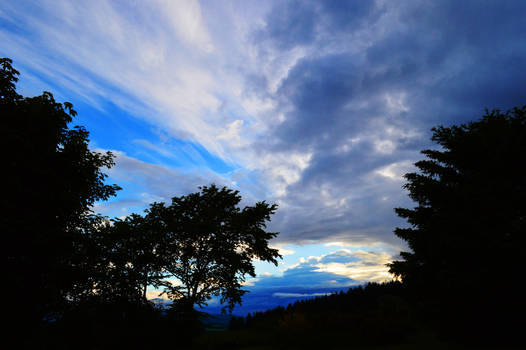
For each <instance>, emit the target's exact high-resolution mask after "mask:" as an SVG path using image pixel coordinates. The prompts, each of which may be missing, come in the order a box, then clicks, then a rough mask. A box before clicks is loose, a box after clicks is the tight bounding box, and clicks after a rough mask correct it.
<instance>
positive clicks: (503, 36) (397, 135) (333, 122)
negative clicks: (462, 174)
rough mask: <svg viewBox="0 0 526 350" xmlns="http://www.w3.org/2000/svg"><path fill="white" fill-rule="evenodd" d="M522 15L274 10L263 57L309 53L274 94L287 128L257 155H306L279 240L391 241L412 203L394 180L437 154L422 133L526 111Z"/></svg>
mask: <svg viewBox="0 0 526 350" xmlns="http://www.w3.org/2000/svg"><path fill="white" fill-rule="evenodd" d="M347 7H348V8H347ZM524 14H526V2H523V1H462V2H458V1H439V2H429V1H406V2H401V3H400V2H390V1H389V2H382V1H378V2H376V3H374V2H372V1H367V2H362V1H349V2H299V3H295V2H287V3H285V4H283V3H280V4H279V5H278V6H277V7H276V9H275V10H274V11H271V12H270V14H269V18H268V19H267V22H266V23H267V28H266V31H265V33H266V35H267V37H266V39H267V40H266V41H262V42H261V44H260V46H261V47H262V51H261V52H263V53H265V52H268V51H271V50H272V49H275V50H278V51H281V52H283V51H284V50H285V51H286V50H293V49H294V48H295V47H304V48H306V50H307V52H308V54H306V55H305V56H304V57H303V58H301V59H300V60H299V61H298V62H297V63H296V64H295V65H294V66H293V67H292V68H291V69H290V71H289V72H288V75H287V76H286V78H284V79H283V80H282V81H281V84H280V85H279V88H278V89H277V91H276V99H277V100H278V107H277V111H276V112H281V113H283V115H284V116H285V118H284V121H283V122H282V123H281V124H279V125H278V126H276V127H275V128H274V129H273V131H272V137H269V138H268V139H267V140H265V144H264V147H263V145H262V144H259V145H258V147H260V148H262V149H270V150H272V151H274V152H284V153H286V152H290V151H295V152H304V153H309V154H311V158H310V161H309V165H308V167H307V168H306V169H304V170H303V172H302V173H301V177H300V179H299V180H298V181H296V182H295V183H292V184H289V186H288V188H287V195H286V198H285V199H284V201H285V202H288V203H294V205H292V206H291V207H289V208H286V209H284V212H283V213H282V214H280V215H281V216H279V217H278V220H279V225H278V226H281V230H282V238H281V239H283V240H290V241H301V240H305V241H308V240H319V239H323V238H325V239H327V238H331V239H333V238H337V237H342V236H346V237H348V239H350V240H352V239H354V238H357V239H362V238H364V237H369V238H371V239H380V240H383V241H386V240H387V241H390V240H391V241H392V239H391V238H389V237H392V229H393V227H394V226H395V225H397V224H400V223H401V221H400V220H398V219H397V218H396V217H395V215H394V213H393V210H392V208H393V207H397V206H407V205H410V203H409V201H408V199H407V198H406V195H405V193H404V192H403V191H402V189H401V185H402V182H401V181H400V177H399V176H398V177H394V176H390V174H391V175H392V174H393V171H394V170H396V169H398V170H400V171H402V170H405V171H409V170H411V167H410V164H411V163H413V162H414V161H416V160H418V159H419V158H421V156H420V155H419V153H418V152H419V151H420V150H421V149H424V148H428V147H433V145H432V143H431V142H430V141H429V137H430V131H429V129H430V128H431V127H433V126H436V125H439V124H444V125H451V124H458V123H464V122H468V121H470V120H474V119H477V118H480V116H481V115H482V114H483V113H484V109H485V108H486V107H488V108H490V109H491V108H499V109H502V110H507V109H510V108H512V107H514V106H519V105H524V104H525V103H526V36H525V34H524V33H526V21H525V20H524ZM335 48H336V49H335ZM382 174H383V175H384V176H382ZM402 174H403V172H402ZM395 175H401V174H395ZM323 195H326V198H325V200H324V198H323ZM342 200H343V201H342Z"/></svg>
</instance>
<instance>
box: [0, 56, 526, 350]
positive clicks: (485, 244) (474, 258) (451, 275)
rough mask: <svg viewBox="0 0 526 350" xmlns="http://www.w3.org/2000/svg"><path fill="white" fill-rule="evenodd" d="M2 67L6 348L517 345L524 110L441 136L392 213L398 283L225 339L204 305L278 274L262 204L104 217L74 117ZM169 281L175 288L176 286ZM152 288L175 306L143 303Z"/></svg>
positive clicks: (236, 328) (317, 303) (218, 196)
mask: <svg viewBox="0 0 526 350" xmlns="http://www.w3.org/2000/svg"><path fill="white" fill-rule="evenodd" d="M11 64H12V61H11V60H10V59H7V58H2V59H0V68H1V69H0V115H1V116H2V119H1V123H2V131H3V137H2V138H0V140H1V141H0V142H2V144H1V146H2V147H1V148H2V149H3V150H4V157H3V161H4V164H5V171H4V173H5V174H6V175H7V180H6V183H5V186H4V192H3V196H2V198H1V200H0V205H1V212H2V220H1V231H2V234H3V237H4V238H5V247H6V248H5V251H6V253H5V255H6V259H5V260H6V262H7V264H6V274H5V278H4V284H5V286H6V287H5V288H4V290H6V295H5V296H4V298H5V301H6V304H7V307H6V308H5V312H4V319H6V320H7V321H8V324H7V325H6V326H5V330H6V332H7V334H8V342H7V343H8V344H7V345H8V346H11V347H13V348H29V349H39V348H40V349H116V348H126V349H133V348H135V349H147V348H159V347H163V348H189V347H192V346H197V347H201V348H218V347H219V348H221V347H222V348H235V347H249V346H267V347H269V348H286V347H290V348H298V347H304V348H330V347H342V346H343V347H351V348H352V347H353V346H366V347H367V346H389V345H393V344H399V345H400V346H402V348H403V346H405V345H407V344H420V345H421V346H426V347H427V345H429V344H431V343H433V344H435V345H436V346H437V347H438V348H440V347H445V346H446V345H444V344H453V343H454V344H466V345H475V346H478V347H482V346H492V347H493V348H503V347H505V346H517V347H519V348H520V347H521V346H524V345H525V342H524V338H523V323H524V322H523V321H522V319H523V317H524V315H525V311H526V310H525V300H524V295H526V290H525V288H524V287H523V286H522V283H520V282H522V276H523V274H524V271H525V268H526V266H525V265H526V264H525V260H524V253H523V250H524V246H525V243H526V234H525V233H526V201H525V198H526V176H525V175H524V164H526V106H524V107H520V108H514V109H513V110H511V111H508V112H505V113H503V112H500V111H498V110H496V111H491V112H490V111H487V113H486V115H484V116H483V117H482V118H481V119H480V120H478V121H474V122H471V123H467V124H462V125H458V126H457V125H454V126H450V127H443V126H440V127H437V128H433V129H432V131H433V137H432V140H433V141H434V142H436V143H437V145H438V147H437V148H436V149H431V150H424V151H422V154H423V155H424V156H425V157H426V158H425V159H424V160H421V161H419V162H417V163H415V166H416V168H417V169H418V171H417V172H414V173H409V174H406V175H405V178H406V181H407V182H406V184H405V186H404V187H405V188H406V189H407V191H408V192H409V196H410V197H411V199H412V200H413V201H414V202H415V204H416V206H415V207H414V208H396V209H395V211H396V213H397V214H398V215H399V216H400V217H402V218H404V219H406V220H407V222H408V225H407V227H402V228H397V229H395V234H396V235H397V236H398V237H400V238H401V239H403V240H405V241H406V242H407V244H408V247H409V251H407V252H401V253H400V259H399V260H397V261H393V262H392V263H390V264H389V267H390V271H391V273H393V275H394V276H395V277H396V279H397V281H393V282H387V283H382V284H378V283H369V284H367V285H365V286H358V287H354V288H350V289H349V290H347V291H345V292H343V291H342V292H340V293H337V294H331V295H327V296H324V297H318V298H314V299H309V300H301V301H298V302H296V303H294V304H292V305H289V306H288V307H286V308H283V307H278V308H275V309H272V310H268V311H266V312H260V313H254V314H250V315H248V316H247V317H245V318H240V317H234V318H232V319H231V322H230V329H231V332H226V333H221V334H215V335H214V334H203V331H204V325H203V323H202V322H201V320H200V317H201V316H202V315H201V314H200V313H199V312H197V311H196V310H195V306H204V305H206V303H207V302H208V301H209V300H210V298H211V297H213V296H217V297H220V298H221V302H224V303H225V306H226V307H225V310H230V311H231V310H232V308H233V307H234V306H235V305H236V304H239V303H241V301H242V297H243V295H244V293H246V291H245V290H243V289H242V285H243V282H244V281H245V276H246V275H250V276H255V271H254V265H253V259H254V258H257V259H259V260H263V261H268V262H272V263H274V264H277V259H278V258H280V255H279V253H278V251H277V250H276V249H272V248H270V247H269V245H268V242H269V240H270V239H272V238H274V237H276V235H277V234H278V233H276V232H267V231H266V230H265V228H266V226H265V225H266V223H267V222H268V221H269V220H270V217H271V215H272V214H274V212H275V211H276V209H277V207H276V206H275V205H270V204H268V203H266V202H259V203H256V204H255V205H254V206H247V207H244V208H240V207H239V203H240V202H241V196H240V195H239V193H238V192H237V191H233V190H230V189H227V188H224V187H223V188H218V187H216V186H215V185H211V186H203V187H200V188H199V191H198V192H196V193H191V194H188V195H185V196H181V197H174V198H172V201H171V203H153V204H151V205H150V206H149V208H148V209H147V210H146V211H145V212H144V214H142V215H141V214H131V215H129V216H128V217H126V218H124V219H112V220H109V219H108V218H105V217H102V216H100V215H98V214H96V213H94V212H93V210H92V208H93V205H94V204H95V203H96V202H98V201H104V200H107V199H109V198H110V197H112V196H115V195H116V193H117V191H118V190H119V189H120V187H119V186H118V185H108V184H106V183H105V180H106V178H107V175H106V174H105V173H104V172H103V169H107V168H110V167H112V166H113V165H114V156H113V155H112V154H111V152H106V153H98V152H94V151H91V150H90V149H89V139H88V137H89V133H88V131H87V130H86V129H85V128H83V127H81V126H75V127H72V128H70V127H69V124H70V123H71V122H72V121H73V118H74V117H75V116H76V111H75V110H74V109H73V106H72V105H71V103H68V102H66V103H58V102H56V101H55V100H54V98H53V95H52V94H51V93H49V92H44V93H43V94H42V95H41V96H36V97H23V96H21V95H19V94H18V93H17V91H16V82H17V81H18V75H19V73H18V72H17V71H16V70H15V69H14V68H13V67H12V65H11ZM171 280H176V281H177V283H172V282H171ZM148 286H154V287H156V288H159V289H160V290H162V291H163V292H164V294H165V295H166V296H167V297H169V298H170V299H171V300H172V301H173V302H172V304H171V306H170V307H168V308H160V307H157V306H156V305H154V304H153V303H152V302H150V301H149V300H148V295H147V288H148Z"/></svg>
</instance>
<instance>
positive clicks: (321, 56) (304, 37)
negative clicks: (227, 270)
mask: <svg viewBox="0 0 526 350" xmlns="http://www.w3.org/2000/svg"><path fill="white" fill-rule="evenodd" d="M524 13H526V3H525V2H522V1H507V0H505V1H462V2H458V1H439V2H429V1H404V2H393V1H385V0H384V1H381V0H378V1H337V2H325V1H319V2H318V1H275V2H258V1H253V2H252V1H238V2H236V1H233V2H225V3H219V2H214V1H201V2H197V1H191V0H188V1H176V2H171V1H153V2H148V3H127V2H124V3H116V2H111V1H104V0H94V1H89V2H68V1H39V2H38V3H29V2H25V1H17V2H11V3H9V2H4V3H3V4H2V5H1V6H0V40H1V41H2V43H3V44H2V47H1V48H0V55H2V56H8V57H11V58H13V59H14V61H15V67H17V68H18V69H19V70H21V72H22V81H21V86H22V89H23V92H24V91H26V92H27V93H28V94H37V93H39V92H40V91H41V90H44V89H46V90H51V91H53V92H56V94H57V96H58V97H59V98H60V99H62V100H71V101H72V102H74V103H75V104H77V105H78V104H81V105H82V104H86V105H89V106H91V108H92V109H88V115H86V116H84V117H83V118H84V120H90V118H94V117H92V115H95V114H97V113H98V114H102V115H108V116H109V115H112V114H114V113H116V112H115V111H117V110H118V113H121V114H125V115H126V116H127V118H130V119H132V120H140V121H141V122H142V123H144V124H142V125H146V126H147V128H150V129H151V130H154V131H153V132H151V133H149V134H148V136H144V135H140V136H130V135H131V133H128V132H123V130H124V127H123V126H121V125H119V123H118V122H112V123H109V122H108V123H106V124H104V123H103V122H100V125H102V126H100V127H99V129H100V130H102V129H104V127H105V128H106V129H108V128H110V127H111V128H113V129H111V131H110V132H108V134H109V135H111V136H104V137H103V136H100V135H103V134H102V131H101V132H100V133H99V132H98V129H97V128H96V127H94V129H93V130H92V139H93V142H94V144H95V145H96V146H98V147H102V148H105V149H112V150H115V151H116V155H117V157H116V161H117V165H116V167H115V168H114V169H112V170H111V173H110V174H111V176H112V180H114V181H115V182H117V183H119V184H126V185H128V188H129V189H131V190H128V192H125V193H124V195H122V196H120V197H119V198H117V200H116V201H113V202H111V203H109V204H106V205H104V204H101V205H100V206H99V207H98V208H97V209H99V210H100V211H102V212H103V213H107V214H108V215H122V214H126V213H127V211H129V210H131V209H133V210H136V209H137V208H141V207H144V205H146V204H147V203H148V202H151V201H153V200H167V199H169V197H170V196H175V195H182V194H184V193H187V192H188V191H194V190H196V187H197V186H198V185H203V184H206V183H209V182H212V181H213V182H216V183H219V184H224V185H227V186H231V187H235V188H237V189H239V190H240V191H241V193H242V194H243V195H244V196H245V197H246V199H247V201H248V202H251V201H256V200H265V199H266V200H268V201H272V202H277V203H278V204H279V205H280V209H279V211H278V213H277V214H276V217H275V218H274V220H273V222H272V224H271V227H270V228H271V229H272V230H275V231H280V232H281V234H280V236H279V238H278V242H280V243H281V244H285V243H313V242H331V241H341V242H354V243H360V244H372V243H375V242H384V243H385V244H389V245H394V246H400V245H401V242H400V241H398V240H396V239H395V238H394V236H393V234H392V230H393V228H394V227H395V226H396V225H400V224H403V223H402V222H401V221H400V220H399V219H398V218H396V216H395V214H394V212H393V208H394V207H398V206H410V205H411V203H410V201H409V200H408V199H407V196H406V194H405V193H404V191H403V190H402V188H401V186H402V184H403V180H402V177H401V176H402V175H403V174H404V173H406V172H408V171H411V170H412V169H413V168H412V163H414V162H415V161H416V160H418V159H419V158H420V155H419V151H420V150H421V149H423V148H427V147H433V145H432V144H431V143H430V141H429V137H430V132H429V129H430V128H431V127H433V126H436V125H438V124H445V125H450V124H453V123H455V124H456V123H461V122H467V121H469V120H473V119H476V118H479V117H480V116H481V115H482V114H483V112H484V108H486V107H488V108H500V109H503V110H506V109H509V108H512V107H513V106H517V105H523V104H524V103H526V102H525V101H526V87H525V82H526V45H525V38H524V34H523V33H526V22H525V21H524V19H523V17H524V16H523V14H524ZM108 101H111V106H109V105H108V103H109V102H108ZM79 112H80V114H81V115H82V114H83V111H82V110H80V111H79ZM110 120H116V119H111V118H110ZM90 130H91V129H90ZM137 133H138V132H137ZM117 140H121V142H120V144H122V146H121V145H120V144H117ZM173 140H177V142H178V146H177V147H174V146H173V144H170V142H172V141H173ZM100 145H103V146H100ZM197 148H199V149H200V150H201V151H199V152H200V153H199V152H197V151H195V149H197ZM183 154H185V155H188V157H187V158H188V160H186V161H184V162H183V161H182V160H181V157H182V155H183ZM219 163H221V164H222V165H221V167H218V165H217V164H219ZM219 168H220V169H222V170H217V169H219Z"/></svg>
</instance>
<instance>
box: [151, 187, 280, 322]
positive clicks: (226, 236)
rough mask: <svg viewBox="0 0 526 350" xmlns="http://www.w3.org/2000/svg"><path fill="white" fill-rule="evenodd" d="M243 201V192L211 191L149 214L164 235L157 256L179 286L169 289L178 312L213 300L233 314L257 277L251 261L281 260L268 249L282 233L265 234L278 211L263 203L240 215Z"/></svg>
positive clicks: (159, 205)
mask: <svg viewBox="0 0 526 350" xmlns="http://www.w3.org/2000/svg"><path fill="white" fill-rule="evenodd" d="M240 201H241V196H240V195H239V192H238V191H233V190H230V189H227V188H226V187H223V188H221V189H220V188H218V187H216V186H215V185H211V186H209V187H208V186H204V187H200V192H196V193H192V194H189V195H186V196H182V197H174V198H172V203H171V204H170V205H169V206H166V205H165V204H164V203H154V204H152V205H151V207H150V208H149V210H148V211H147V215H146V217H145V219H146V221H147V222H149V223H150V224H151V225H152V227H155V228H156V230H161V231H162V236H163V240H164V242H163V244H161V245H160V246H159V248H158V250H157V253H158V254H159V256H161V257H162V259H163V260H164V263H163V270H164V271H166V273H167V274H168V275H170V276H172V277H173V278H175V279H176V280H177V283H175V284H174V283H164V286H165V288H166V293H167V295H168V296H169V297H170V298H171V299H172V300H173V301H174V304H173V306H174V308H175V309H176V310H178V311H182V312H188V311H191V310H192V309H193V307H194V305H198V306H204V305H206V304H207V301H208V300H209V299H210V298H211V297H212V296H220V297H221V302H222V303H226V304H227V308H229V309H230V310H232V308H233V307H234V305H235V304H236V303H241V297H242V295H243V294H244V293H245V292H246V291H244V290H243V289H242V288H241V287H242V282H243V281H244V280H245V275H247V274H248V275H250V276H253V277H254V276H255V272H254V265H253V263H252V259H259V260H263V261H269V262H272V263H274V264H276V265H277V260H276V258H278V257H281V256H280V255H279V254H278V251H277V249H272V248H270V247H269V246H268V242H269V240H270V239H272V238H273V237H275V236H276V235H277V233H275V232H266V231H265V230H264V228H265V227H266V221H269V220H270V215H272V214H273V213H274V212H275V210H276V208H277V207H276V205H269V204H267V203H265V202H258V203H256V204H255V205H254V206H247V207H245V208H243V209H240V208H239V207H238V204H239V202H240Z"/></svg>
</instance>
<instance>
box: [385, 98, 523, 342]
mask: <svg viewBox="0 0 526 350" xmlns="http://www.w3.org/2000/svg"><path fill="white" fill-rule="evenodd" d="M432 131H433V137H432V140H433V141H435V142H436V143H438V145H439V146H440V147H441V148H440V149H433V150H424V151H422V154H424V155H425V156H426V157H427V159H425V160H421V161H419V162H417V163H415V165H416V167H417V168H418V169H419V172H418V173H409V174H406V175H405V178H406V179H407V183H406V185H405V188H406V189H407V190H408V191H409V196H410V197H411V198H412V199H413V200H414V201H415V202H416V203H417V206H416V207H415V208H414V209H407V208H397V209H395V210H396V213H397V214H398V215H399V216H401V217H402V218H405V219H407V221H408V222H409V224H410V225H411V226H410V227H407V228H397V229H396V230H395V234H396V235H397V236H398V237H400V238H402V239H403V240H405V241H407V243H408V245H409V248H410V249H411V250H412V251H411V252H402V253H401V256H402V258H403V260H400V261H394V262H393V263H391V264H390V272H392V273H393V274H395V275H396V276H398V277H400V278H401V279H402V280H403V281H404V283H405V284H406V285H407V286H409V287H411V288H413V289H414V291H415V295H421V296H422V297H423V298H425V299H426V300H427V301H428V305H433V304H434V305H435V306H436V307H437V310H440V311H439V313H440V314H442V315H443V316H444V315H445V316H444V317H447V318H448V319H449V320H454V322H452V323H450V324H454V325H455V327H456V329H457V330H460V329H464V330H463V331H462V332H464V331H466V329H467V328H472V329H473V330H474V332H475V333H481V331H482V330H484V329H486V330H487V331H488V332H486V333H485V334H486V335H487V334H491V333H495V331H496V330H499V332H497V333H499V334H503V333H502V332H500V331H502V330H505V331H506V332H507V334H508V333H509V332H511V329H512V328H513V326H512V323H513V322H511V318H512V317H513V314H514V313H516V312H518V310H519V309H520V305H524V303H523V302H522V301H521V300H522V298H523V295H524V294H522V293H524V289H522V288H519V287H518V286H513V287H510V288H504V287H503V283H513V282H514V281H516V280H517V278H518V276H521V275H522V274H523V273H524V268H525V264H524V260H523V258H522V256H523V253H522V250H523V247H524V243H525V234H524V233H525V232H526V202H525V201H524V198H526V176H525V174H524V164H526V106H525V107H522V108H515V109H513V110H512V111H510V112H507V113H501V112H499V111H498V110H497V111H492V112H487V113H486V115H484V116H483V118H482V119H480V120H479V121H475V122H470V123H468V124H462V125H459V126H451V127H443V126H440V127H437V128H433V129H432ZM521 295H522V296H521ZM497 319H498V321H497ZM455 322H456V323H455ZM468 325H470V326H468ZM508 331H509V332H508ZM482 333H483V334H484V332H482Z"/></svg>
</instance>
